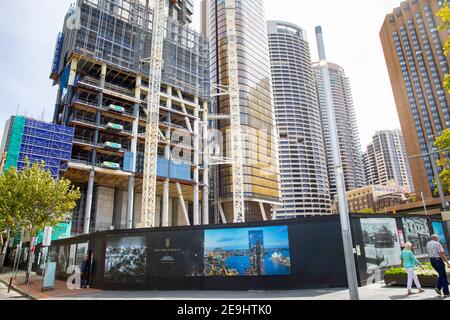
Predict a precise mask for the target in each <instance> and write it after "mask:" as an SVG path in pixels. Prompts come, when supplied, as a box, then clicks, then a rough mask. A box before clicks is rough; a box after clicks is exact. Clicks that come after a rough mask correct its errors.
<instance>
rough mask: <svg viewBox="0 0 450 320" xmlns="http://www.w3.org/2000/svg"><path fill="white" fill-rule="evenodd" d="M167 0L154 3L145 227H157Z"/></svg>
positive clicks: (146, 159)
mask: <svg viewBox="0 0 450 320" xmlns="http://www.w3.org/2000/svg"><path fill="white" fill-rule="evenodd" d="M165 3H166V0H155V1H154V10H153V32H152V48H151V56H150V61H149V62H150V73H149V93H148V102H147V124H146V130H145V154H144V174H143V189H142V202H143V203H142V210H143V216H144V226H145V227H147V228H153V227H155V224H156V220H155V217H156V216H155V211H156V178H157V160H158V142H159V139H158V135H159V104H160V95H161V93H160V90H161V77H162V68H163V46H164V28H165V22H166V21H165V11H166V7H165Z"/></svg>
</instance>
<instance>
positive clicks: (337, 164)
mask: <svg viewBox="0 0 450 320" xmlns="http://www.w3.org/2000/svg"><path fill="white" fill-rule="evenodd" d="M316 37H317V46H318V49H319V58H320V72H321V75H322V81H323V86H324V89H325V103H326V106H327V113H328V126H329V132H330V138H331V150H332V153H333V162H334V173H335V177H336V189H337V193H338V201H339V202H338V203H339V215H340V219H341V230H342V241H343V245H344V255H345V265H346V269H347V281H348V288H349V291H350V299H351V300H359V293H358V279H357V276H356V264H355V257H354V253H353V241H352V231H351V228H350V218H349V214H348V206H347V199H346V191H345V182H344V172H343V167H342V159H341V152H340V150H339V139H338V132H337V126H336V117H335V113H334V106H333V97H332V93H331V83H330V74H329V70H328V64H327V60H326V56H325V46H324V42H323V36H322V28H321V27H317V28H316Z"/></svg>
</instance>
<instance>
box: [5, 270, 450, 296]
mask: <svg viewBox="0 0 450 320" xmlns="http://www.w3.org/2000/svg"><path fill="white" fill-rule="evenodd" d="M10 276H11V274H10V273H4V274H1V275H0V282H1V283H3V286H5V287H6V288H7V286H8V283H9V279H10ZM24 282H25V273H24V272H19V273H18V274H17V278H16V280H14V281H13V288H14V289H15V290H16V291H18V292H19V293H20V294H21V295H22V296H23V298H24V299H26V298H29V299H33V300H348V297H349V294H348V290H345V289H313V290H292V291H287V290H285V291H103V290H97V289H92V288H90V289H78V290H70V289H68V288H67V284H66V282H64V281H59V280H57V281H56V282H55V289H54V290H51V291H46V292H42V291H41V283H42V277H40V276H37V275H33V276H32V278H31V282H30V285H29V286H27V285H26V284H24ZM3 286H2V285H1V284H0V299H1V297H2V295H1V293H2V292H3V291H2V290H5V289H2V287H3ZM11 292H12V291H11ZM405 293H406V289H405V288H403V287H386V285H385V284H384V283H382V282H380V283H377V284H372V285H369V286H366V287H363V288H360V289H359V294H360V299H361V300H444V301H447V300H448V301H450V299H443V298H441V297H438V296H437V295H436V293H435V292H434V290H433V289H427V290H426V292H425V293H422V294H414V295H412V296H408V295H406V294H405ZM14 295H15V296H18V297H20V295H19V294H17V293H16V294H14Z"/></svg>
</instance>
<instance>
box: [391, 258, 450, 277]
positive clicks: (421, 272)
mask: <svg viewBox="0 0 450 320" xmlns="http://www.w3.org/2000/svg"><path fill="white" fill-rule="evenodd" d="M422 266H423V267H424V269H422V268H417V269H416V274H417V275H418V276H435V277H438V276H439V275H438V273H437V272H436V271H435V270H434V269H433V267H432V266H431V263H429V262H426V263H422ZM446 268H447V273H450V269H449V268H448V266H446ZM384 274H385V275H388V276H407V275H408V273H407V272H406V270H405V269H404V268H401V267H393V268H390V269H389V270H387V271H386V272H385V273H384Z"/></svg>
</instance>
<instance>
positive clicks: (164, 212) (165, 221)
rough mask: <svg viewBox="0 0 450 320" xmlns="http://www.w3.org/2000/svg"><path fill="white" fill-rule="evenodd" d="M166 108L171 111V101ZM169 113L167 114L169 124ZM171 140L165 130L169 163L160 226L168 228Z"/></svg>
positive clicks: (170, 136)
mask: <svg viewBox="0 0 450 320" xmlns="http://www.w3.org/2000/svg"><path fill="white" fill-rule="evenodd" d="M167 94H168V96H169V97H171V96H172V87H171V86H168V87H167ZM167 108H168V109H172V99H167ZM171 121H172V119H170V113H169V122H171ZM171 139H172V135H171V132H170V129H167V132H166V141H167V144H166V147H165V149H164V158H165V159H166V160H168V161H169V177H167V179H166V180H165V181H164V186H163V199H162V226H163V227H168V226H169V195H170V192H169V191H170V160H171V152H170V140H171Z"/></svg>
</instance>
